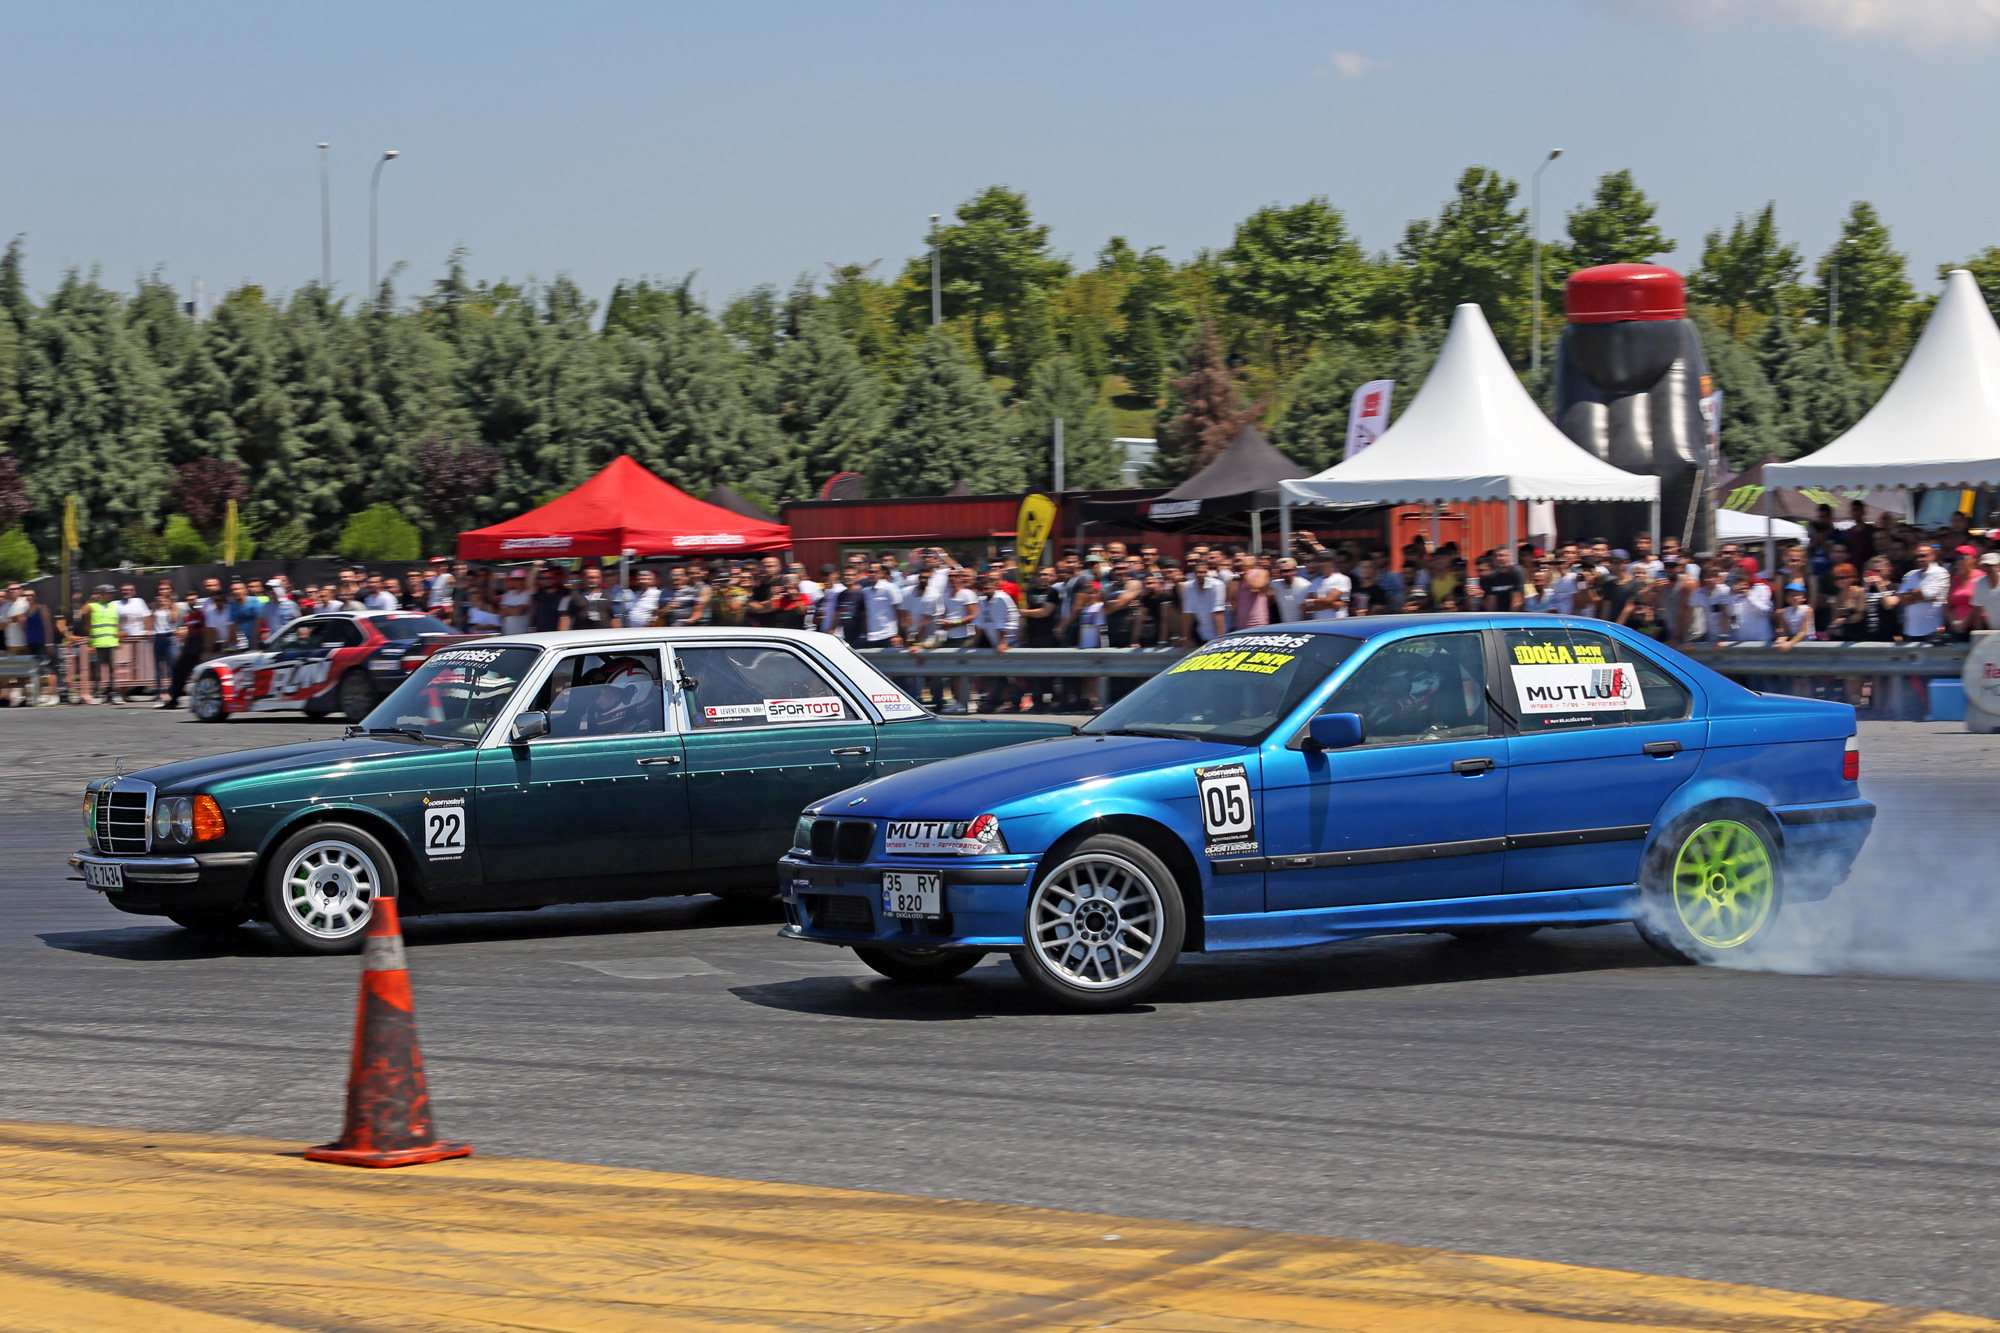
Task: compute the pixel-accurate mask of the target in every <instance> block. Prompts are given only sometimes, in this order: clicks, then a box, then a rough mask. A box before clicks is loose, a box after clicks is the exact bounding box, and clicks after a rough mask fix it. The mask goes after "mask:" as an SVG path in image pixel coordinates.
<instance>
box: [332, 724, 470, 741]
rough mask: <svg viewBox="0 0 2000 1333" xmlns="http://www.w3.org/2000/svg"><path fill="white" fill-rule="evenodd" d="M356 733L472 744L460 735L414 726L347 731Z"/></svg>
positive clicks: (361, 728)
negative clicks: (445, 734)
mask: <svg viewBox="0 0 2000 1333" xmlns="http://www.w3.org/2000/svg"><path fill="white" fill-rule="evenodd" d="M357 733H358V734H360V735H363V736H408V737H409V738H410V739H411V740H413V741H423V742H425V743H427V744H435V745H471V744H472V742H471V741H469V740H466V739H465V738H464V737H462V736H433V735H432V734H431V733H430V732H428V731H418V730H417V729H416V728H415V727H354V728H351V729H350V730H349V731H348V735H350V736H352V735H355V734H357Z"/></svg>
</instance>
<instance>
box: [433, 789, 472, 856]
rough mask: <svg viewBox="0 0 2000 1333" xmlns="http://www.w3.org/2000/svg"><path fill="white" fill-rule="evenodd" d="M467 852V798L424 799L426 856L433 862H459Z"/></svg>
mask: <svg viewBox="0 0 2000 1333" xmlns="http://www.w3.org/2000/svg"><path fill="white" fill-rule="evenodd" d="M464 855H465V798H464V797H463V796H447V797H438V796H426V797H425V798H424V856H425V857H426V858H427V859H429V860H432V861H456V860H457V859H458V858H459V857H461V856H464Z"/></svg>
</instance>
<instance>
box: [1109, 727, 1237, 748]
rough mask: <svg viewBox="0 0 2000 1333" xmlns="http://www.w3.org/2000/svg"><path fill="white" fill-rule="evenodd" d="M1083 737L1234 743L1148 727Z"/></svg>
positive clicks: (1128, 728) (1121, 729) (1118, 729)
mask: <svg viewBox="0 0 2000 1333" xmlns="http://www.w3.org/2000/svg"><path fill="white" fill-rule="evenodd" d="M1082 734H1083V735H1085V736H1157V737H1159V738H1160V739H1161V740H1163V741H1209V742H1211V743H1213V744H1216V745H1234V744H1235V743H1236V742H1235V741H1218V740H1216V739H1215V738H1214V737H1213V736H1192V735H1189V734H1188V733H1187V732H1185V731H1155V730H1152V729H1151V728H1148V727H1113V728H1111V729H1110V730H1109V731H1086V732H1083V733H1082Z"/></svg>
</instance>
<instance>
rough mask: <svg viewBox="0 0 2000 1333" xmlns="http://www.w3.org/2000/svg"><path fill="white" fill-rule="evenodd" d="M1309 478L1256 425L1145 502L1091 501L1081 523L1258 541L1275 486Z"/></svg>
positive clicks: (1273, 506)
mask: <svg viewBox="0 0 2000 1333" xmlns="http://www.w3.org/2000/svg"><path fill="white" fill-rule="evenodd" d="M1310 475H1311V469H1309V468H1303V467H1300V466H1299V465H1298V464H1297V463H1294V462H1293V461H1292V460H1291V459H1289V458H1287V457H1285V456H1284V455H1283V454H1282V453H1280V452H1278V450H1277V448H1276V447H1275V446H1273V445H1272V443H1271V442H1270V441H1269V440H1267V439H1265V438H1264V435H1263V433H1262V432H1261V431H1259V430H1258V429H1257V428H1256V427H1255V426H1245V427H1244V428H1243V429H1242V430H1240V431H1238V432H1237V433H1236V438H1235V439H1233V440H1231V441H1230V442H1229V447H1228V448H1227V449H1224V450H1223V451H1222V452H1221V453H1219V454H1217V455H1216V456H1215V459H1214V461H1213V462H1211V463H1210V464H1209V465H1208V466H1207V467H1205V468H1203V469H1202V470H1201V471H1199V472H1197V473H1195V474H1194V475H1193V476H1192V477H1189V478H1188V479H1187V480H1186V481H1184V482H1182V483H1181V484H1180V485H1178V486H1176V487H1174V488H1173V489H1172V490H1170V491H1168V492H1166V493H1165V494H1164V495H1156V496H1153V497H1151V498H1150V499H1132V500H1091V501H1088V502H1087V503H1085V505H1084V506H1083V517H1084V522H1085V524H1086V525H1088V524H1095V523H1103V524H1117V525H1120V526H1123V527H1132V528H1146V529H1151V530H1153V531H1155V532H1248V533H1249V534H1250V536H1251V537H1252V539H1253V540H1257V539H1261V537H1262V526H1263V525H1262V523H1261V522H1260V521H1259V515H1260V513H1261V511H1263V510H1266V509H1276V508H1277V507H1278V483H1279V482H1281V481H1288V480H1291V479H1294V478H1298V477H1306V476H1310Z"/></svg>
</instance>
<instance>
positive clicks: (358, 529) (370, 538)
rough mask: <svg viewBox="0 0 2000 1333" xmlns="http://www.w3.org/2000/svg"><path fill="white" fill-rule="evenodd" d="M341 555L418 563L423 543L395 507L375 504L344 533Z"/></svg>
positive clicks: (350, 520) (414, 525)
mask: <svg viewBox="0 0 2000 1333" xmlns="http://www.w3.org/2000/svg"><path fill="white" fill-rule="evenodd" d="M340 553H341V554H342V555H343V556H346V557H347V558H348V559H349V560H415V559H417V558H418V557H419V556H421V555H422V554H423V541H422V539H421V538H420V537H419V536H418V534H417V526H416V524H414V523H412V522H410V520H408V519H407V518H404V517H403V516H402V514H401V513H399V512H398V511H397V509H396V507H395V506H394V505H391V504H372V505H369V506H368V508H366V509H364V510H362V511H361V512H360V513H358V514H356V515H355V516H354V517H353V518H351V519H349V520H348V521H347V526H346V527H345V528H343V529H342V530H341V533H340Z"/></svg>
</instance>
